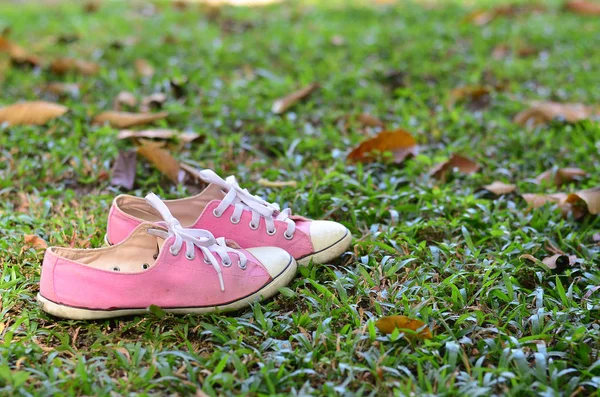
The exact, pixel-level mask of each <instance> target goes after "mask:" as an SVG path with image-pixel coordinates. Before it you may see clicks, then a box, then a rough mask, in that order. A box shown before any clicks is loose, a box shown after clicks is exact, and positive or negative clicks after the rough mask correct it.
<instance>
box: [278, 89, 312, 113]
mask: <svg viewBox="0 0 600 397" xmlns="http://www.w3.org/2000/svg"><path fill="white" fill-rule="evenodd" d="M317 88H319V83H312V84H309V85H308V86H306V87H304V88H301V89H299V90H298V91H295V92H292V93H291V94H289V95H286V96H284V97H283V98H280V99H278V100H276V101H275V103H273V107H272V108H271V111H272V112H273V113H275V114H281V113H284V112H285V111H286V110H288V109H289V108H291V107H292V106H294V105H295V104H296V103H298V102H299V101H301V100H302V99H305V98H306V97H308V96H309V95H310V94H311V93H312V92H313V91H314V90H316V89H317Z"/></svg>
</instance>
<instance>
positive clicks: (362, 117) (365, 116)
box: [356, 113, 385, 127]
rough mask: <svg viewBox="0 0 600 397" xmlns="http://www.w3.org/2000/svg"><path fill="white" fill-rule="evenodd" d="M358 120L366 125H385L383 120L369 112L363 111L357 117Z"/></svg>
mask: <svg viewBox="0 0 600 397" xmlns="http://www.w3.org/2000/svg"><path fill="white" fill-rule="evenodd" d="M356 121H358V122H359V123H361V124H362V125H363V126H365V127H385V124H384V123H383V121H381V120H379V119H378V118H377V117H374V116H371V115H370V114H369V113H361V114H359V115H358V117H356Z"/></svg>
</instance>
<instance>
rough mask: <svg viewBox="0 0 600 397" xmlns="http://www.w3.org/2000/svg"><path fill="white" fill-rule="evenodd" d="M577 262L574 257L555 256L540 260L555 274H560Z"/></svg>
mask: <svg viewBox="0 0 600 397" xmlns="http://www.w3.org/2000/svg"><path fill="white" fill-rule="evenodd" d="M576 262H577V257H576V256H575V255H565V254H555V255H552V256H549V257H547V258H544V259H542V263H544V265H546V266H548V269H551V270H554V271H556V272H562V271H564V270H566V269H567V268H569V267H571V266H573V265H574V264H575V263H576Z"/></svg>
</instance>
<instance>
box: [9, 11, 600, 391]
mask: <svg viewBox="0 0 600 397" xmlns="http://www.w3.org/2000/svg"><path fill="white" fill-rule="evenodd" d="M432 4H433V7H426V6H423V5H419V4H409V3H404V2H401V4H400V5H397V6H363V5H361V4H355V5H344V4H343V3H341V2H334V3H331V4H330V3H327V2H323V3H316V4H309V5H306V4H304V5H302V4H299V3H292V4H284V5H277V6H271V7H268V8H266V9H262V8H258V9H238V8H224V9H222V10H221V11H220V13H218V14H214V13H209V12H207V11H206V9H203V10H201V9H199V8H198V7H196V6H193V7H190V8H188V9H187V10H186V11H185V12H180V11H177V10H175V9H174V8H173V7H171V6H169V5H166V4H159V5H158V6H157V7H154V8H153V7H151V6H143V5H140V4H138V3H136V4H135V5H127V4H126V2H116V1H115V2H107V3H106V4H105V5H104V6H103V7H101V9H100V10H99V11H98V12H96V13H92V14H87V13H83V12H82V9H81V7H80V6H79V5H74V4H72V5H70V6H68V5H59V6H45V7H40V6H32V5H22V4H19V3H3V4H1V5H0V11H1V12H0V28H5V27H10V28H11V34H10V37H11V39H12V40H14V41H16V42H18V43H19V44H21V45H22V46H24V47H26V48H28V49H31V50H35V51H36V52H37V53H39V54H41V55H43V56H44V57H45V58H46V59H52V58H53V57H57V56H75V57H80V58H83V59H87V60H94V61H97V62H98V63H99V64H100V65H101V67H102V69H101V72H100V73H99V74H98V75H96V76H92V77H81V76H77V75H68V76H66V77H56V76H53V75H52V74H51V73H49V72H48V71H46V70H44V69H36V70H30V69H17V68H11V69H9V70H7V71H6V72H4V76H3V81H2V83H1V87H2V95H1V97H0V104H2V105H5V104H11V103H14V102H16V101H19V100H23V99H37V98H41V99H46V100H57V98H54V97H53V96H51V95H50V94H46V93H43V92H42V91H41V90H40V87H41V86H43V85H44V84H46V83H48V82H50V81H68V82H77V83H80V84H81V89H80V95H79V97H72V98H65V99H61V100H60V101H61V103H64V104H65V105H66V106H68V107H69V108H70V112H69V113H68V114H67V115H65V116H63V117H61V118H60V119H57V120H55V121H52V122H50V123H49V124H48V125H46V126H43V127H6V126H4V127H0V271H1V274H2V277H1V279H0V294H1V303H2V306H1V308H0V395H60V394H78V395H125V394H147V395H167V394H169V395H176V394H182V395H185V394H193V393H194V392H195V390H196V389H197V388H201V389H202V390H203V391H204V392H205V393H207V394H209V395H232V394H242V395H267V394H269V395H270V394H277V393H278V394H281V395H286V394H290V393H297V394H312V395H391V394H395V395H426V394H428V395H452V396H458V395H469V396H478V395H479V396H483V395H491V394H509V395H515V396H522V395H544V396H553V395H565V396H569V395H590V394H595V395H598V392H597V391H596V389H597V387H598V386H600V357H599V351H600V350H599V349H600V343H599V342H600V327H599V324H600V321H599V320H600V315H599V314H598V309H599V308H600V293H598V292H593V293H591V295H589V298H587V299H585V298H584V295H585V294H586V293H587V292H588V291H590V290H591V289H592V288H594V287H596V286H598V285H600V271H599V270H598V266H597V265H598V262H599V261H600V246H598V245H594V243H593V241H592V235H593V234H594V233H597V232H598V230H599V229H600V221H599V220H598V217H587V218H585V219H584V220H582V221H576V220H574V219H572V217H571V218H566V219H563V218H562V217H561V215H560V213H559V212H558V211H556V210H555V209H554V208H550V207H546V208H541V209H539V210H530V209H528V208H527V205H526V204H525V202H524V201H523V200H522V199H521V198H520V197H519V195H518V194H512V195H508V196H505V197H502V198H499V199H491V198H489V197H488V196H486V195H485V194H484V193H482V192H481V191H480V190H479V189H480V187H481V186H482V185H484V184H487V183H490V182H492V181H494V180H502V181H505V182H509V181H512V182H515V183H516V184H517V185H518V187H519V191H520V192H539V193H542V192H554V191H558V190H561V191H574V190H576V189H581V188H586V187H594V186H598V185H599V184H600V172H599V171H600V155H599V153H600V127H599V126H598V123H596V122H591V121H585V122H581V123H577V124H572V125H569V124H563V123H560V122H556V123H552V124H551V125H549V126H545V127H539V128H537V129H535V130H533V131H527V130H525V129H523V128H522V127H519V126H518V125H516V124H514V123H513V122H512V117H513V116H514V114H515V113H516V112H518V111H520V110H522V109H523V108H524V106H525V105H524V104H522V103H521V101H524V100H527V99H543V100H558V101H565V102H583V103H594V102H598V98H600V85H599V84H598V73H597V72H598V70H600V53H598V51H597V47H598V42H599V39H600V20H599V19H598V18H593V17H581V16H576V15H573V14H568V13H565V12H563V11H562V10H561V8H560V4H559V3H558V2H553V3H550V4H549V6H548V8H549V9H548V11H547V12H545V13H540V14H527V15H519V16H517V17H516V18H500V19H498V20H496V21H494V22H492V23H490V24H489V25H487V26H484V27H477V26H473V25H472V24H469V23H464V22H462V20H463V18H464V17H465V16H466V15H467V14H468V13H469V12H470V11H472V9H476V8H478V7H480V6H482V7H489V6H490V4H489V3H488V2H486V3H481V4H480V5H476V6H463V5H461V4H460V3H458V2H452V3H444V2H437V3H432ZM67 34H68V35H72V34H76V35H78V36H79V37H80V39H79V40H78V41H76V42H74V43H71V44H54V41H53V40H54V39H55V38H56V37H58V36H60V35H67ZM166 35H170V36H172V37H173V38H174V39H175V40H176V44H164V37H165V36H166ZM335 35H339V36H341V37H343V38H344V40H345V44H343V45H341V46H336V45H333V44H332V43H331V39H332V37H334V36H335ZM129 37H133V38H136V39H137V44H135V45H132V46H125V47H124V48H122V49H115V48H113V47H112V46H111V43H113V42H114V41H115V40H125V39H127V38H129ZM500 44H507V45H509V46H510V47H512V48H519V47H521V46H524V45H529V46H533V47H535V48H538V49H539V50H540V51H541V52H540V54H539V55H536V56H533V57H527V58H519V57H514V56H511V57H509V58H507V59H503V60H495V59H493V58H492V57H491V55H490V54H491V52H492V50H493V48H494V47H496V46H497V45H500ZM136 58H146V59H148V60H149V61H150V62H151V63H152V64H153V65H154V67H155V69H156V73H155V75H154V76H153V77H152V78H150V79H140V78H138V77H137V76H136V74H135V72H134V67H133V64H134V60H135V59H136ZM248 70H251V71H252V73H248ZM390 71H397V72H400V77H399V78H396V80H395V81H391V80H390V79H386V77H385V76H386V75H387V74H388V73H389V72H390ZM183 77H186V78H187V79H188V83H187V84H186V86H185V89H186V94H185V96H183V97H181V98H176V97H175V95H174V93H173V91H172V90H171V89H170V88H169V80H170V79H181V78H183ZM313 81H317V82H319V83H320V84H321V86H322V88H321V89H320V90H318V91H317V92H315V93H314V94H313V95H312V96H311V97H310V98H309V99H308V100H307V101H305V102H303V103H301V104H299V105H298V106H296V107H294V108H293V109H292V110H291V111H289V112H288V113H286V114H285V115H283V116H276V115H273V114H271V112H270V108H271V105H272V103H273V101H274V100H275V99H276V98H278V97H280V96H282V95H285V94H287V93H289V92H291V91H293V90H295V89H297V88H299V87H301V86H304V85H307V84H309V83H311V82H313ZM496 81H500V82H506V84H507V89H506V90H505V91H503V92H493V93H492V94H491V98H490V104H489V106H487V107H486V108H484V109H483V110H473V109H472V108H471V107H469V106H468V104H465V103H463V104H459V105H457V106H455V107H454V108H451V109H449V108H448V107H447V106H446V103H447V101H448V98H449V93H450V91H451V90H452V89H453V88H455V87H457V86H460V85H466V84H492V83H494V82H496ZM122 90H128V91H131V92H133V93H135V94H136V95H138V96H140V97H141V96H143V95H148V94H151V93H153V92H158V91H161V92H165V93H166V94H167V95H168V100H167V102H166V105H165V109H166V110H167V111H169V113H170V116H169V117H168V119H167V120H166V121H163V122H160V123H159V125H160V126H161V127H170V128H176V129H179V130H190V131H197V132H199V133H201V134H202V135H203V136H204V140H203V141H201V142H196V143H192V144H188V145H186V146H185V147H183V148H182V149H181V150H178V151H176V152H175V156H176V157H177V158H178V159H182V160H188V161H193V162H196V163H197V164H199V165H200V166H202V167H210V168H214V169H215V170H216V171H217V172H219V173H220V174H222V175H223V176H226V175H229V174H232V173H235V174H236V175H237V177H238V179H239V180H240V183H241V184H242V185H243V186H245V187H249V188H250V190H251V191H253V192H256V193H258V194H261V195H264V196H267V197H268V199H269V200H270V201H276V202H280V203H282V204H283V205H285V206H287V205H289V206H291V207H292V208H293V210H294V212H295V213H298V214H303V215H306V216H309V217H312V218H326V219H334V220H337V221H340V222H342V223H344V224H345V225H347V226H348V227H349V228H350V229H351V231H352V232H353V234H354V235H355V241H354V247H353V249H352V252H351V253H348V254H346V255H344V256H343V257H342V258H341V259H340V260H339V261H337V262H336V263H332V264H329V265H322V266H309V267H306V268H302V269H301V270H300V272H299V274H298V277H297V278H296V279H295V281H294V282H293V283H292V284H291V285H290V286H289V288H288V289H284V290H283V291H282V293H281V294H280V295H279V296H277V297H276V298H275V299H273V300H271V301H268V302H265V303H263V304H261V305H255V306H254V307H253V308H252V309H251V310H247V311H245V312H239V313H234V314H232V315H227V316H225V315H206V316H180V317H177V316H171V315H167V316H165V317H162V318H161V317H159V316H156V315H154V314H148V315H147V316H140V317H135V318H122V319H115V320H110V321H92V322H83V321H63V320H58V319H56V318H52V317H50V316H48V315H46V314H44V313H43V312H42V311H41V310H40V309H39V308H38V306H37V305H36V303H35V295H36V293H37V291H38V282H39V274H40V264H41V260H42V257H43V252H42V251H35V250H34V249H25V250H22V245H23V235H24V234H37V235H39V236H41V237H42V238H44V239H45V240H46V241H48V242H49V243H50V244H51V245H62V246H64V245H67V246H69V245H73V246H79V247H94V246H100V245H101V244H102V238H103V235H104V231H105V227H106V214H107V210H108V207H109V205H110V201H111V198H112V197H113V196H114V195H115V194H117V190H116V189H115V188H113V187H110V186H109V184H108V181H107V179H106V172H107V171H108V170H109V169H110V166H111V163H112V161H114V159H115V158H116V155H117V153H118V151H119V150H120V149H127V148H131V147H132V145H131V143H130V142H126V141H117V140H116V138H115V137H116V134H117V131H116V130H115V129H112V128H110V127H106V126H92V125H91V123H90V121H91V119H92V117H93V116H94V115H95V114H97V113H98V112H100V111H102V110H107V109H109V108H110V107H111V106H112V101H113V98H114V97H115V96H116V95H117V94H118V93H119V92H120V91H122ZM361 112H368V113H370V114H372V115H374V116H376V117H379V118H380V119H382V120H384V121H385V122H386V124H387V125H388V126H389V127H390V128H395V127H402V128H405V129H407V130H409V131H411V132H412V133H413V135H414V136H415V137H416V138H417V140H418V141H419V143H420V144H421V145H423V150H422V151H421V154H420V155H418V156H417V157H416V158H414V159H411V160H408V161H407V162H406V163H405V164H404V165H403V166H397V165H384V164H378V163H374V164H369V165H353V164H350V163H348V162H347V161H346V160H345V157H346V155H347V153H348V152H349V150H350V149H351V148H352V147H354V146H355V145H356V144H358V143H359V142H360V141H362V140H363V139H364V136H365V135H368V134H373V133H374V132H375V131H369V130H365V129H363V128H362V127H361V126H360V125H358V124H356V123H355V124H351V125H350V126H349V128H348V129H347V130H344V129H343V128H342V127H343V121H340V118H341V117H343V116H346V115H348V114H359V113H361ZM455 152H458V153H461V154H463V155H466V156H469V157H471V158H473V159H475V160H476V161H477V162H479V163H480V164H481V165H482V169H481V171H480V172H478V173H477V174H475V175H471V176H461V175H454V176H453V177H452V178H450V179H449V180H448V181H446V182H440V181H437V180H435V179H432V178H430V177H429V176H428V171H429V169H431V167H432V166H433V165H435V164H436V163H438V162H440V161H443V160H445V159H447V158H448V157H449V155H450V154H451V153H455ZM565 166H577V167H580V168H583V169H584V170H586V171H587V172H588V173H589V177H588V178H586V179H585V180H584V181H582V182H579V183H576V184H575V183H574V184H571V185H568V186H565V187H563V188H562V189H556V188H554V187H551V186H548V185H546V186H539V185H536V184H534V183H532V181H531V179H532V178H534V177H535V176H536V175H538V174H539V173H541V172H542V171H544V170H546V169H548V168H550V167H565ZM261 177H265V178H268V179H272V180H275V179H280V180H289V179H294V180H297V181H299V187H298V188H297V189H293V188H285V189H267V188H263V187H260V186H258V185H256V184H255V181H257V180H258V179H259V178H261ZM193 189H194V188H193V187H185V186H179V187H176V186H173V185H172V184H170V183H169V181H168V180H167V179H166V178H164V177H163V176H161V175H160V173H159V172H158V171H156V170H154V169H153V168H152V167H151V166H149V165H148V164H146V163H144V162H142V161H140V162H139V164H138V170H137V184H136V187H135V190H134V191H132V192H130V193H133V194H137V195H143V194H145V193H146V192H148V191H154V192H156V193H157V194H160V195H161V196H164V197H180V196H183V195H186V194H188V193H189V192H191V191H194V190H193ZM550 244H551V245H554V246H556V247H558V248H559V249H562V250H563V251H565V252H568V253H570V254H575V255H577V256H578V257H579V258H581V259H582V262H581V264H580V265H579V266H577V267H575V268H573V269H570V270H567V271H566V272H565V273H563V274H560V275H556V274H552V273H551V272H549V271H547V270H546V269H544V268H543V267H540V266H537V265H535V264H532V262H530V261H527V260H523V259H520V256H521V255H523V254H532V255H534V256H535V257H537V258H539V259H541V258H544V257H545V256H549V255H550V253H549V251H548V246H549V245H550ZM388 314H404V315H408V316H411V317H415V318H418V319H421V320H422V321H425V322H426V323H428V324H429V325H430V327H431V328H432V330H433V332H434V337H433V339H432V340H426V341H416V342H412V343H410V342H408V341H407V340H405V339H404V338H401V337H398V335H396V334H392V335H390V336H386V335H382V334H380V333H379V332H378V331H377V330H376V329H375V327H374V321H375V320H376V319H377V318H379V317H380V316H382V315H388Z"/></svg>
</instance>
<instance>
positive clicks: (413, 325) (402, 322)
mask: <svg viewBox="0 0 600 397" xmlns="http://www.w3.org/2000/svg"><path fill="white" fill-rule="evenodd" d="M375 326H376V327H377V328H378V329H379V330H380V331H381V332H383V333H384V334H391V333H392V332H394V329H396V328H398V329H399V330H403V329H404V330H407V329H408V330H411V331H414V332H416V333H417V334H416V335H415V336H416V337H417V338H420V339H431V338H432V335H431V330H430V329H429V327H428V326H427V325H426V324H425V323H424V322H423V321H421V320H416V319H414V318H410V317H406V316H387V317H382V318H380V319H379V320H377V322H376V323H375ZM406 336H407V337H412V336H413V335H412V334H411V335H406Z"/></svg>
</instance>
